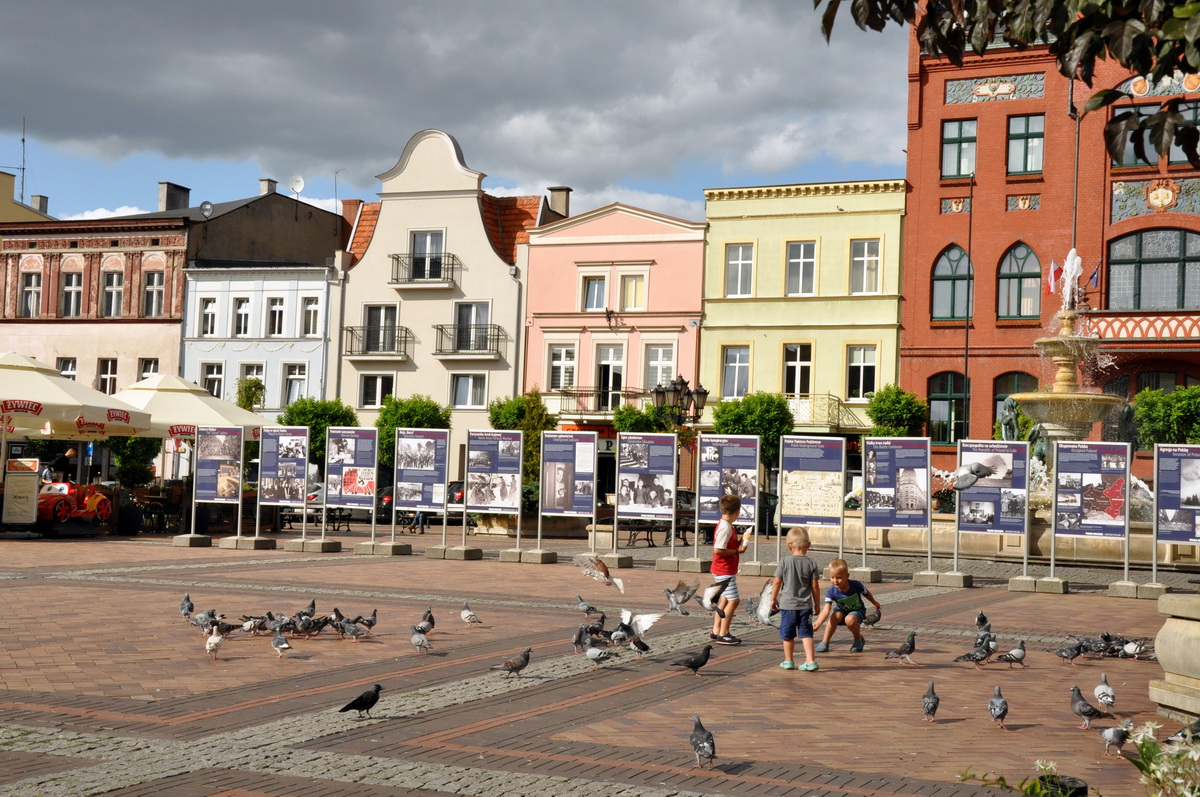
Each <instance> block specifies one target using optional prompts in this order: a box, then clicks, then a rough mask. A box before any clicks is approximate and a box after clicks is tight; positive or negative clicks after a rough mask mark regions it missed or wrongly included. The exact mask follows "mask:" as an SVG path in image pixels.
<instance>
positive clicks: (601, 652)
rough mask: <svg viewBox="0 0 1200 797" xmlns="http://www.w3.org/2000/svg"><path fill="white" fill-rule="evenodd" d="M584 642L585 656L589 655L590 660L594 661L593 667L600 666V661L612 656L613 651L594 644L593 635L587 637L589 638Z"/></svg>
mask: <svg viewBox="0 0 1200 797" xmlns="http://www.w3.org/2000/svg"><path fill="white" fill-rule="evenodd" d="M583 644H584V648H583V653H584V655H585V656H587V657H588V661H590V662H591V663H592V666H593V667H599V666H600V662H602V661H605V660H607V659H609V658H611V657H612V653H610V652H609V651H607V650H605V649H604V648H598V647H596V646H595V645H593V644H592V638H591V637H587V639H585V640H584V643H583Z"/></svg>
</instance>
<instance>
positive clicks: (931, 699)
mask: <svg viewBox="0 0 1200 797" xmlns="http://www.w3.org/2000/svg"><path fill="white" fill-rule="evenodd" d="M941 702H942V699H941V698H940V697H938V696H937V692H935V691H933V681H930V682H929V688H928V689H926V690H925V694H923V695H921V708H923V709H925V719H924V722H933V721H934V720H933V716H934V715H935V714H937V710H938V704H940V703H941Z"/></svg>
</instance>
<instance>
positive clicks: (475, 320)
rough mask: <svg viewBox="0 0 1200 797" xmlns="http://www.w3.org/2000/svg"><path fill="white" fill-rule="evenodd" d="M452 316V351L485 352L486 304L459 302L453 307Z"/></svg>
mask: <svg viewBox="0 0 1200 797" xmlns="http://www.w3.org/2000/svg"><path fill="white" fill-rule="evenodd" d="M454 314H455V329H454V350H455V351H487V350H488V304H487V302H460V303H459V304H457V305H455V307H454Z"/></svg>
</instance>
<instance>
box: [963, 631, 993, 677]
mask: <svg viewBox="0 0 1200 797" xmlns="http://www.w3.org/2000/svg"><path fill="white" fill-rule="evenodd" d="M993 652H994V651H993V650H992V646H991V638H990V637H988V638H987V639H984V640H983V644H982V645H976V646H975V648H974V649H972V650H970V651H968V652H966V653H964V654H962V655H961V656H959V657H958V658H956V659H955V661H969V662H971V663H972V664H974V665H975V669H977V670H978V669H980V667H979V665H980V664H987V663H988V659H990V658H991V657H992V653H993Z"/></svg>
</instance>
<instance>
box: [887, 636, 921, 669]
mask: <svg viewBox="0 0 1200 797" xmlns="http://www.w3.org/2000/svg"><path fill="white" fill-rule="evenodd" d="M916 650H917V632H916V631H909V632H908V639H906V640H904V641H903V642H901V643H900V646H899V647H897V648H896V649H895V650H889V651H888V652H887V653H886V654H884V656H883V657H884V658H885V659H900V663H901V664H916V662H915V661H913V660H912V654H913V653H915V652H916Z"/></svg>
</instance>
